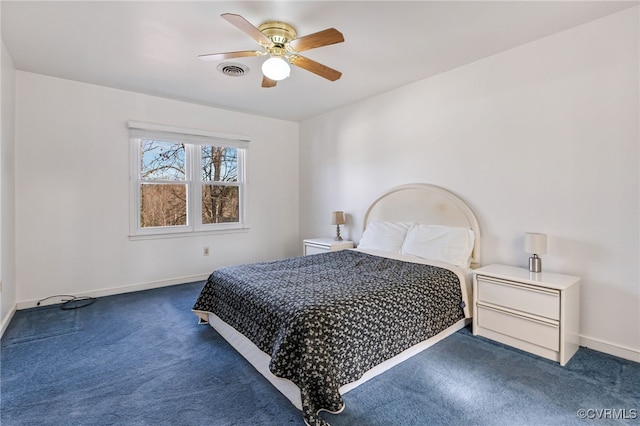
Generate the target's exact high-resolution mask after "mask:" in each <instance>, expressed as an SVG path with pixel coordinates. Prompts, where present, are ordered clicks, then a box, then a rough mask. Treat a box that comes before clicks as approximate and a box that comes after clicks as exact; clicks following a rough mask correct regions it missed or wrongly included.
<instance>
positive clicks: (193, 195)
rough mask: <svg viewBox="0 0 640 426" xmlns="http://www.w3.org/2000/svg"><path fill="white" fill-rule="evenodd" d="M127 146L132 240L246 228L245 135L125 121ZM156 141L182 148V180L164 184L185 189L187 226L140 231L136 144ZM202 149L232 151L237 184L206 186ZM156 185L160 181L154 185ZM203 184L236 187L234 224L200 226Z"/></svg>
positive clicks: (246, 141) (141, 229)
mask: <svg viewBox="0 0 640 426" xmlns="http://www.w3.org/2000/svg"><path fill="white" fill-rule="evenodd" d="M128 126H129V143H130V146H131V173H130V177H129V182H130V191H129V192H130V203H129V204H130V215H129V217H130V226H129V227H130V231H129V232H130V234H129V237H130V238H132V239H137V238H160V237H177V236H188V235H194V234H202V233H218V232H237V231H242V230H246V229H248V228H249V225H248V220H247V198H248V197H247V179H246V164H247V153H248V148H249V138H248V137H247V136H245V135H237V134H228V133H219V132H212V131H207V130H194V129H185V128H181V127H174V126H166V125H161V124H153V123H143V122H139V121H129V123H128ZM142 139H157V140H162V141H166V142H173V143H182V144H184V145H185V180H184V181H172V182H167V183H178V184H186V185H187V224H186V225H179V226H160V227H142V226H140V208H141V205H140V202H141V194H140V188H141V184H142V179H141V177H140V175H141V174H140V164H141V158H140V141H141V140H142ZM202 145H209V146H215V147H219V146H226V147H232V148H236V149H237V150H238V151H237V154H238V158H237V160H238V181H237V182H209V181H203V180H202V172H201V171H202V163H201V156H202V150H201V149H200V147H201V146H202ZM158 182H160V181H158ZM206 184H215V185H229V186H237V187H238V193H239V194H238V196H239V200H238V204H239V206H238V209H239V211H238V214H239V218H238V219H239V221H238V222H232V223H229V222H226V223H211V224H204V223H202V188H203V185H206Z"/></svg>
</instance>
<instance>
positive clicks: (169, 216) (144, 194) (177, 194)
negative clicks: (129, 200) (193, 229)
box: [140, 184, 187, 228]
mask: <svg viewBox="0 0 640 426" xmlns="http://www.w3.org/2000/svg"><path fill="white" fill-rule="evenodd" d="M140 194H141V200H140V201H141V203H140V226H141V227H142V228H145V227H151V226H180V225H186V224H187V185H178V184H176V185H159V184H144V185H140Z"/></svg>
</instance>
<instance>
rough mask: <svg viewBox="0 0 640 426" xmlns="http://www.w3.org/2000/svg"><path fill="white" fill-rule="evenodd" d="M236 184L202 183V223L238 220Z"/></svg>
mask: <svg viewBox="0 0 640 426" xmlns="http://www.w3.org/2000/svg"><path fill="white" fill-rule="evenodd" d="M238 194H239V192H238V187H237V186H222V185H202V223H203V224H209V223H228V222H240V203H239V198H240V197H239V196H238Z"/></svg>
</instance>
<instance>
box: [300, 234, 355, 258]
mask: <svg viewBox="0 0 640 426" xmlns="http://www.w3.org/2000/svg"><path fill="white" fill-rule="evenodd" d="M350 248H353V241H336V240H334V239H333V238H309V239H306V240H304V241H303V251H302V253H303V254H304V255H305V256H306V255H308V254H316V253H325V252H328V251H338V250H344V249H350Z"/></svg>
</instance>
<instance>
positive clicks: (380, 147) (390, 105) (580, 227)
mask: <svg viewBox="0 0 640 426" xmlns="http://www.w3.org/2000/svg"><path fill="white" fill-rule="evenodd" d="M638 13H639V12H638V7H635V8H632V9H629V10H626V11H623V12H620V13H618V14H615V15H612V16H610V17H606V18H604V19H600V20H598V21H594V22H591V23H588V24H585V25H583V26H580V27H577V28H574V29H571V30H568V31H565V32H562V33H559V34H556V35H554V36H551V37H547V38H544V39H541V40H538V41H535V42H532V43H530V44H527V45H525V46H522V47H519V48H516V49H512V50H509V51H506V52H503V53H501V54H498V55H495V56H492V57H489V58H486V59H483V60H481V61H478V62H475V63H472V64H468V65H466V66H463V67H460V68H457V69H455V70H452V71H450V72H447V73H444V74H441V75H438V76H435V77H432V78H429V79H426V80H423V81H420V82H418V83H415V84H412V85H410V86H406V87H403V88H400V89H398V90H394V91H392V92H388V93H386V94H383V95H381V96H378V97H375V98H372V99H369V100H366V101H364V102H361V103H358V104H356V105H352V106H349V107H347V108H344V109H341V110H337V111H333V112H331V113H328V114H326V115H323V116H321V117H317V118H314V119H311V120H308V121H306V122H304V123H302V124H301V128H300V134H301V136H300V193H301V198H300V202H301V206H300V218H301V219H300V226H301V237H302V238H307V237H311V236H319V235H330V234H331V232H332V228H331V226H330V225H328V224H327V223H328V221H329V217H330V216H329V215H330V212H331V211H332V210H345V211H346V212H347V213H348V214H349V215H350V217H349V220H350V223H348V224H347V226H346V228H345V230H344V231H345V232H344V233H343V235H345V234H346V236H347V237H348V238H352V239H354V240H356V241H357V240H358V239H359V237H360V235H361V227H362V223H361V220H362V216H363V214H364V212H365V210H366V208H367V206H368V204H369V203H370V202H371V201H372V200H373V199H374V198H375V197H376V196H377V195H378V194H380V193H381V192H383V191H385V190H386V189H388V188H390V187H392V186H395V185H398V184H403V183H411V182H426V183H432V184H435V185H439V186H442V187H444V188H447V189H449V190H451V191H453V192H455V193H456V194H458V195H459V196H460V197H461V198H463V199H464V200H465V201H466V202H467V203H468V204H469V205H470V206H471V207H472V208H473V209H474V211H475V212H476V213H477V215H478V216H479V221H480V226H481V229H482V232H483V247H482V249H483V259H482V263H483V264H489V263H505V264H512V265H518V266H523V267H525V266H526V265H527V259H528V255H527V254H525V253H524V252H523V249H522V243H523V234H524V233H525V232H526V231H534V232H544V233H547V234H548V235H549V253H548V255H546V256H543V268H544V269H546V270H549V271H556V272H561V273H568V274H573V275H578V276H581V277H582V278H583V284H582V297H581V306H582V322H581V334H582V342H583V344H586V345H589V346H592V347H594V348H596V349H599V350H604V351H608V352H615V353H616V354H618V355H621V356H625V357H627V358H631V359H636V360H638V361H640V285H639V283H640V278H639V270H638V261H639V258H640V251H639V236H640V229H639V218H640V214H639V197H638V195H639V172H640V168H639V128H638V125H639V113H640V111H639V106H638V105H639V89H638V86H639V85H638V78H639V72H640V70H639V67H638V63H639V52H638V49H639V44H638V36H639V31H638Z"/></svg>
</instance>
